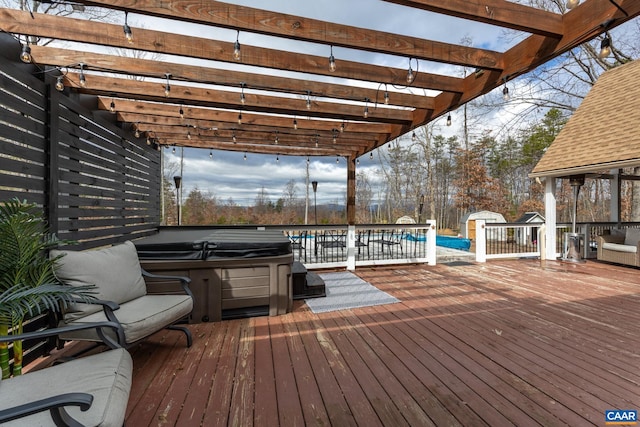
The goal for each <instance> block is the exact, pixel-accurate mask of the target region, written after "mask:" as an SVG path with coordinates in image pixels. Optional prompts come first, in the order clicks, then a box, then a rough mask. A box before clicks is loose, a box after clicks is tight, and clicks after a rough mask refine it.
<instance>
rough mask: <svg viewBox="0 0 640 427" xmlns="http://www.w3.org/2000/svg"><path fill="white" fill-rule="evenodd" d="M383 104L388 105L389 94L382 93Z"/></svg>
mask: <svg viewBox="0 0 640 427" xmlns="http://www.w3.org/2000/svg"><path fill="white" fill-rule="evenodd" d="M384 103H385V105H389V92H387V91H386V90H385V91H384Z"/></svg>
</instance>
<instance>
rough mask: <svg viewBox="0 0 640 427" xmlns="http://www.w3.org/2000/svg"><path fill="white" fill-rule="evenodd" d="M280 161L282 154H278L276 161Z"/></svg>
mask: <svg viewBox="0 0 640 427" xmlns="http://www.w3.org/2000/svg"><path fill="white" fill-rule="evenodd" d="M278 162H280V154H276V163H278Z"/></svg>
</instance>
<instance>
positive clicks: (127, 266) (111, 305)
mask: <svg viewBox="0 0 640 427" xmlns="http://www.w3.org/2000/svg"><path fill="white" fill-rule="evenodd" d="M60 255H62V257H61V258H60V259H59V260H58V263H57V265H56V266H55V267H54V272H55V274H56V277H57V278H58V280H60V281H61V282H62V283H64V284H66V285H69V286H81V285H95V286H96V287H97V291H98V294H97V296H96V297H97V298H98V301H97V302H95V303H91V304H84V303H77V304H74V306H72V307H71V308H70V309H68V310H66V311H65V312H64V313H63V314H62V316H61V319H60V322H59V326H64V325H76V324H79V323H86V322H100V321H105V320H109V321H112V322H115V323H117V324H118V325H119V326H120V327H119V329H118V331H117V332H116V333H115V335H118V336H117V337H116V336H115V335H114V336H112V338H113V339H118V340H120V341H121V342H122V343H123V346H124V347H125V348H128V347H130V346H131V345H133V344H134V343H136V342H138V341H140V340H142V339H144V338H146V337H148V336H150V335H152V334H154V333H155V332H157V331H160V330H162V329H164V328H169V329H178V330H181V331H182V332H184V333H185V335H186V337H187V346H191V342H192V338H191V332H190V331H189V329H187V328H186V327H184V326H179V325H177V323H179V322H183V321H185V320H187V319H188V316H189V315H190V314H191V312H192V310H193V294H192V293H191V290H190V289H189V282H190V279H189V278H187V277H174V276H157V275H152V274H150V273H147V272H145V271H144V270H143V269H142V268H141V267H140V261H139V260H138V254H137V252H136V248H135V246H134V245H133V243H132V242H130V241H127V242H125V243H122V244H118V245H115V246H112V247H109V248H106V249H96V250H86V251H68V250H52V251H50V256H51V257H57V256H60ZM178 283H179V284H180V286H177V285H178ZM154 288H156V290H155V291H154ZM160 292H162V293H160ZM110 333H111V332H110ZM61 337H62V338H63V339H66V340H88V341H97V342H99V341H101V339H100V337H99V336H97V334H96V333H95V331H79V332H74V333H65V334H62V335H61Z"/></svg>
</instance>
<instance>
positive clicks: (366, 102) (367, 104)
mask: <svg viewBox="0 0 640 427" xmlns="http://www.w3.org/2000/svg"><path fill="white" fill-rule="evenodd" d="M362 117H364V118H365V119H366V118H368V117H369V98H365V99H364V112H363V113H362Z"/></svg>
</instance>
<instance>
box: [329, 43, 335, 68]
mask: <svg viewBox="0 0 640 427" xmlns="http://www.w3.org/2000/svg"><path fill="white" fill-rule="evenodd" d="M329 71H331V72H332V73H333V72H334V71H336V58H335V57H334V56H333V46H331V56H329Z"/></svg>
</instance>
